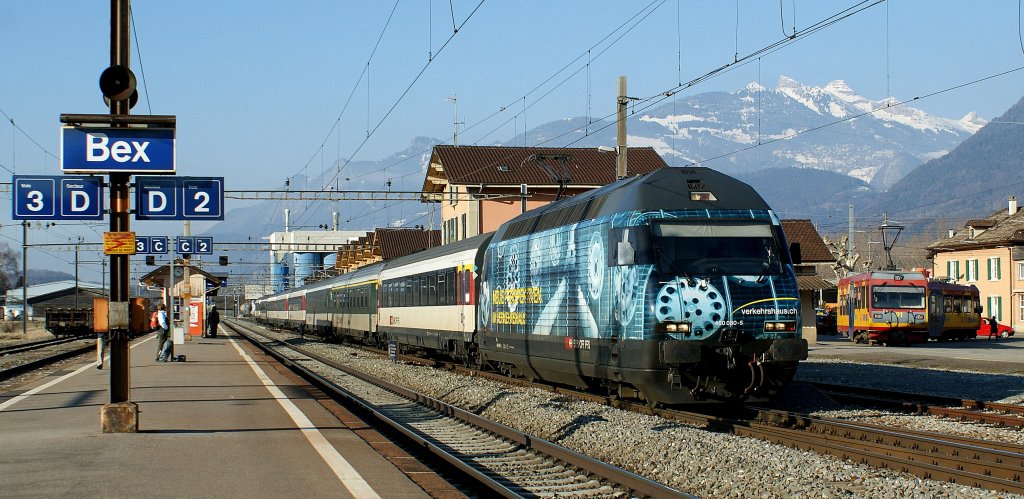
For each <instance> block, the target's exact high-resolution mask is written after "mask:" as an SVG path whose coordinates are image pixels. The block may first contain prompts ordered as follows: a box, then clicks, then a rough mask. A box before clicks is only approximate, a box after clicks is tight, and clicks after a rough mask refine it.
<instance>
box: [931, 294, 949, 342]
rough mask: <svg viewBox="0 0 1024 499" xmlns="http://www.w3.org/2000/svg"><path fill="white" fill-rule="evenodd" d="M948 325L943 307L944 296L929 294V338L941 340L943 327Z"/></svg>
mask: <svg viewBox="0 0 1024 499" xmlns="http://www.w3.org/2000/svg"><path fill="white" fill-rule="evenodd" d="M945 323H946V313H945V309H944V308H943V305H942V294H940V293H937V292H934V291H933V292H931V293H928V337H929V338H940V337H941V336H942V326H943V324H945Z"/></svg>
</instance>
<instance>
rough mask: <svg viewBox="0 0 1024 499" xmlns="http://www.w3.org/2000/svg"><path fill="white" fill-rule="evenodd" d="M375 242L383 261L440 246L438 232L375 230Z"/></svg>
mask: <svg viewBox="0 0 1024 499" xmlns="http://www.w3.org/2000/svg"><path fill="white" fill-rule="evenodd" d="M377 242H378V244H379V245H380V254H381V257H382V258H384V259H385V260H390V259H392V258H398V257H400V256H405V255H409V254H412V253H415V252H417V251H420V250H424V249H427V248H434V247H437V246H440V245H441V231H440V230H423V229H401V228H399V229H391V228H389V229H377Z"/></svg>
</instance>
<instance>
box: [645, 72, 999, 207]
mask: <svg viewBox="0 0 1024 499" xmlns="http://www.w3.org/2000/svg"><path fill="white" fill-rule="evenodd" d="M636 122H637V125H636V126H633V123H632V122H630V129H629V134H630V138H629V142H630V145H650V146H653V147H655V148H656V149H657V150H658V151H659V152H660V153H661V154H662V155H663V156H664V157H665V158H666V160H669V161H670V162H671V158H673V157H676V158H679V159H680V160H682V161H685V162H702V161H707V162H708V163H707V166H712V167H714V168H720V169H722V170H724V171H726V172H733V173H744V172H752V171H759V170H763V169H766V168H785V167H804V168H816V169H820V170H829V171H833V172H837V173H842V174H845V175H849V176H851V177H855V178H858V179H861V180H864V181H866V182H869V183H870V184H871V185H872V186H873V187H875V188H878V189H883V190H884V189H887V188H888V187H889V186H891V185H892V184H893V183H895V182H896V181H898V180H899V179H900V178H902V177H903V176H904V175H906V174H907V173H909V172H910V171H911V170H913V169H914V168H915V167H917V166H918V165H920V164H921V163H924V162H925V161H927V160H929V159H933V158H936V157H939V156H942V155H944V154H946V153H947V152H949V151H950V150H952V149H953V148H954V147H956V145H957V144H959V143H960V142H962V141H963V140H964V139H966V138H967V137H970V136H971V135H972V134H973V133H974V132H976V131H978V129H980V128H981V127H982V126H984V125H985V123H986V122H985V120H983V119H981V118H980V117H978V116H977V115H976V114H975V113H968V114H967V115H965V116H964V117H963V118H960V119H958V120H954V119H949V118H942V117H936V116H931V115H929V114H928V113H925V112H924V111H922V110H920V109H916V108H913V107H910V106H908V105H899V104H898V101H896V100H895V99H892V98H888V99H883V100H877V101H876V100H871V99H868V98H866V97H863V96H861V95H858V94H857V93H856V92H855V91H854V90H853V89H851V88H850V87H849V86H848V85H847V84H846V83H845V82H843V81H842V80H836V81H833V82H831V83H829V84H828V85H826V86H825V87H813V86H807V85H803V84H801V83H799V82H797V81H795V80H792V79H790V78H787V77H785V76H783V77H781V78H779V82H778V86H776V88H774V89H767V88H764V87H763V86H761V85H758V84H756V83H751V84H749V85H747V86H746V87H744V88H742V89H740V90H738V91H736V92H732V93H726V92H712V93H705V94H699V95H696V96H693V97H688V98H684V99H679V100H677V101H675V102H672V103H669V104H663V105H660V106H658V107H655V108H652V109H650V110H649V111H647V112H645V113H644V114H643V115H642V116H640V117H639V118H638V119H637V120H636ZM759 144H760V145H759ZM753 146H757V147H753ZM741 150H742V152H736V151H741Z"/></svg>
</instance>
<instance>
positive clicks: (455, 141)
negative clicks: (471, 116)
mask: <svg viewBox="0 0 1024 499" xmlns="http://www.w3.org/2000/svg"><path fill="white" fill-rule="evenodd" d="M445 100H446V101H448V102H451V103H452V104H453V105H454V106H455V120H454V121H453V123H452V124H453V125H455V133H454V134H452V145H454V146H458V145H459V125H461V124H462V123H459V99H458V98H457V97H456V96H455V94H452V96H451V97H448V98H446V99H445Z"/></svg>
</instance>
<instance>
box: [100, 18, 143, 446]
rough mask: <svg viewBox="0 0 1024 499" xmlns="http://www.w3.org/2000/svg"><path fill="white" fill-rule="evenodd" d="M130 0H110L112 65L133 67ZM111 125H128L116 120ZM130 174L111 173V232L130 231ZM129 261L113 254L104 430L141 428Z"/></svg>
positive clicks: (118, 110) (118, 106)
mask: <svg viewBox="0 0 1024 499" xmlns="http://www.w3.org/2000/svg"><path fill="white" fill-rule="evenodd" d="M130 13H131V1H130V0H110V65H111V66H120V67H123V68H128V67H130V65H131V64H130V59H129V49H130V44H131V32H130V28H131V26H130V24H129V20H130V18H129V16H130ZM129 108H130V105H129V99H128V98H124V99H122V100H117V99H110V114H111V115H112V116H127V115H128V114H129ZM111 126H113V127H117V126H125V125H119V124H117V123H114V124H112V125H111ZM130 179H131V174H129V173H123V172H110V232H129V231H130V229H131V227H130V223H131V219H130V218H129V213H128V210H129V203H128V192H129V181H130ZM129 270H130V269H129V261H128V255H119V254H111V255H110V301H109V309H110V315H111V319H114V318H115V317H116V318H117V320H116V321H115V320H110V321H109V323H110V331H109V332H108V333H107V334H108V339H109V341H110V403H108V404H105V405H104V406H103V408H102V410H101V413H100V425H101V426H102V427H103V432H104V433H135V432H137V431H138V423H139V406H138V404H135V403H134V402H131V392H130V390H131V382H130V377H129V365H130V357H129V350H128V342H129V340H130V339H131V333H130V331H129V328H128V324H129V321H128V311H129Z"/></svg>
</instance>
